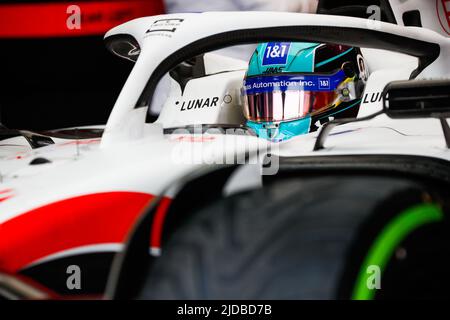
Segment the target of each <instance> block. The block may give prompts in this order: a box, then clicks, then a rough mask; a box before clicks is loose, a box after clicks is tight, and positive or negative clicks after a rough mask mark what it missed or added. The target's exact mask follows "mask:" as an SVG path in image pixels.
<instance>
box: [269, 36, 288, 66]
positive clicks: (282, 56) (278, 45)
mask: <svg viewBox="0 0 450 320" xmlns="http://www.w3.org/2000/svg"><path fill="white" fill-rule="evenodd" d="M290 49H291V43H290V42H269V43H268V44H267V46H266V51H265V52H264V56H263V61H262V65H263V66H270V65H286V63H287V59H288V57H289V50H290Z"/></svg>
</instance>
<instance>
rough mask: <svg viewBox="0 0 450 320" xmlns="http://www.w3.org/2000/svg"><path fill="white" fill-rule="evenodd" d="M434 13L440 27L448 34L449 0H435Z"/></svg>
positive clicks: (449, 21) (449, 26)
mask: <svg viewBox="0 0 450 320" xmlns="http://www.w3.org/2000/svg"><path fill="white" fill-rule="evenodd" d="M436 13H437V16H438V19H439V23H440V25H441V27H442V29H443V30H444V32H445V33H447V34H448V35H450V0H436Z"/></svg>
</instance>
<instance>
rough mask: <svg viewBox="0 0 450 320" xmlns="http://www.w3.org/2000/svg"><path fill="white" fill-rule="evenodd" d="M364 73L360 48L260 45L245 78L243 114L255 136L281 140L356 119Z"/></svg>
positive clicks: (283, 44)
mask: <svg viewBox="0 0 450 320" xmlns="http://www.w3.org/2000/svg"><path fill="white" fill-rule="evenodd" d="M367 76H368V71H367V68H366V64H365V61H364V58H363V56H362V54H361V51H360V50H359V48H354V47H347V46H342V45H331V44H322V43H308V42H270V43H263V44H260V45H259V46H258V47H257V49H256V51H255V53H254V54H253V56H252V58H251V60H250V64H249V68H248V71H247V74H246V76H245V79H244V88H243V94H244V96H245V99H244V101H245V102H244V115H245V117H246V118H247V120H248V121H247V126H248V127H250V128H251V129H252V130H253V131H254V132H255V133H256V134H257V135H258V136H259V137H261V138H265V139H268V140H271V141H283V140H287V139H290V138H292V137H294V136H297V135H302V134H306V133H309V132H312V131H315V130H317V128H318V126H320V125H322V124H324V123H325V122H328V121H330V120H332V119H335V118H349V117H356V116H357V114H358V111H359V106H360V104H361V96H362V92H363V90H364V86H365V81H366V79H367Z"/></svg>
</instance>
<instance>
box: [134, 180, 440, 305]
mask: <svg viewBox="0 0 450 320" xmlns="http://www.w3.org/2000/svg"><path fill="white" fill-rule="evenodd" d="M440 201H441V200H440V199H439V196H436V195H434V194H432V193H429V192H427V191H425V188H424V187H423V186H422V185H420V184H417V183H415V182H413V181H410V180H407V179H398V178H389V177H373V176H355V177H351V176H350V177H342V176H340V177H339V176H335V177H333V176H331V177H323V178H309V179H305V180H299V179H295V180H288V181H282V182H275V183H273V184H271V185H269V186H266V187H264V188H262V189H260V190H255V191H251V192H247V193H242V194H238V195H234V196H231V197H228V198H224V199H222V200H220V201H218V202H216V203H214V204H212V205H211V206H209V207H207V208H203V209H202V210H201V211H199V212H198V213H196V214H195V215H194V216H193V217H192V219H191V220H190V221H189V222H188V223H186V224H184V225H183V226H182V227H180V228H179V229H177V230H176V231H175V232H174V234H173V235H172V236H171V237H170V239H169V240H168V241H167V243H166V245H165V246H164V247H163V251H162V252H163V254H162V256H161V257H160V258H158V259H157V260H156V261H155V262H154V263H153V264H152V265H151V266H150V267H149V269H148V273H147V275H146V278H145V281H144V284H143V287H142V290H141V291H140V293H139V295H138V297H137V298H138V299H201V300H202V299H251V300H253V299H256V300H259V299H320V300H323V299H349V298H355V299H369V298H374V297H375V294H377V297H383V295H382V294H380V293H377V292H376V291H372V290H375V289H377V288H371V289H370V290H369V291H367V290H365V289H364V287H363V288H362V291H361V290H360V292H358V285H357V282H358V279H359V280H360V281H359V282H361V281H362V279H363V280H364V281H365V280H366V279H365V278H364V277H363V278H359V277H360V276H361V270H362V269H361V268H362V266H363V265H364V262H365V261H367V260H366V259H367V257H368V252H369V250H372V251H373V250H374V248H373V246H374V244H375V243H377V241H378V240H380V236H381V235H382V234H383V231H384V232H385V231H386V230H385V229H386V228H387V226H388V225H389V224H392V223H393V222H395V221H396V219H397V220H398V219H399V217H400V216H401V214H402V213H403V214H405V213H408V212H409V213H412V212H413V211H414V210H416V211H418V210H419V209H418V208H427V207H428V209H430V208H431V209H430V210H431V211H430V210H428V218H426V216H425V215H426V214H425V213H424V216H423V217H422V218H423V219H422V220H421V222H420V223H418V224H417V225H415V226H414V227H411V228H410V229H409V230H407V232H406V231H403V234H400V235H398V237H399V239H398V241H397V243H395V242H394V244H391V245H390V246H388V247H389V248H384V249H383V247H381V249H382V250H385V251H387V252H384V255H385V256H386V257H387V260H386V262H385V265H384V266H381V268H382V269H383V270H385V272H386V273H387V275H386V277H387V279H389V278H393V277H394V279H398V278H399V277H398V275H397V276H396V275H394V276H393V272H394V274H395V270H396V268H397V269H398V266H396V263H402V255H400V254H398V252H402V251H401V250H405V249H404V248H402V244H404V243H405V241H406V240H407V239H408V238H410V237H411V235H412V234H417V232H418V231H419V230H420V229H426V228H427V227H433V228H434V229H433V228H432V230H426V231H427V233H426V235H425V238H426V239H425V238H424V239H425V240H424V239H421V240H420V241H425V242H427V241H428V242H429V241H438V242H439V243H442V242H443V241H447V240H448V236H446V234H447V232H441V233H439V232H438V231H436V229H435V227H436V226H439V227H440V226H441V225H442V223H440V222H442V220H443V213H442V210H441V207H440V204H439V203H440ZM425 211H426V210H425ZM401 225H403V224H401ZM438 233H439V234H442V235H443V237H446V239H442V238H436V236H437V234H438ZM420 236H422V238H423V235H420ZM391 237H392V234H391ZM430 237H431V238H430ZM391 240H392V239H391ZM391 242H392V241H391ZM416 242H417V241H416ZM384 246H385V247H386V246H387V244H384ZM425 247H426V250H425V251H426V254H428V256H431V255H433V256H436V255H438V256H442V252H440V255H439V254H438V253H436V252H435V251H436V250H440V249H441V248H440V247H439V246H437V247H436V246H431V248H429V247H430V246H428V244H427V245H426V246H425ZM378 249H380V248H378ZM389 250H390V251H389ZM430 250H431V251H430ZM433 250H435V251H433ZM446 250H447V252H446V254H448V249H446ZM411 251H412V253H414V252H415V251H417V250H415V251H414V250H411ZM423 251H424V250H423V248H421V249H420V250H419V252H420V254H422V258H423V254H424V253H423ZM403 258H404V257H403ZM422 258H421V259H422ZM393 266H394V267H393ZM402 267H403V268H404V267H405V265H404V264H403V265H401V266H400V268H402ZM414 267H415V265H412V266H411V268H414ZM444 269H445V268H444ZM435 272H437V276H439V272H438V271H435ZM443 272H445V270H443ZM416 273H417V272H416ZM402 274H403V275H404V276H405V277H408V275H407V273H405V272H403V273H402ZM412 274H414V271H413V272H412ZM444 274H445V273H444ZM384 279H385V277H384V274H383V281H384ZM441 279H442V278H441ZM391 280H392V279H391ZM416 280H417V279H416ZM399 281H400V280H399ZM401 281H404V282H405V283H408V281H407V279H406V280H405V279H403V280H401ZM429 281H430V279H425V280H424V281H422V282H421V281H420V279H419V281H418V283H417V282H416V283H415V285H418V286H420V285H423V284H424V283H425V284H426V285H428V284H429ZM390 282H392V283H389V284H385V283H383V288H384V289H386V288H387V289H392V290H390V291H389V290H388V291H389V292H391V293H393V292H394V293H395V294H405V293H408V292H409V293H414V292H425V290H426V288H419V289H418V288H412V289H411V288H402V291H401V293H399V291H398V290H397V289H395V286H396V285H398V283H395V281H390ZM447 282H448V281H447ZM393 283H394V284H393ZM402 283H403V282H402ZM426 285H425V286H426ZM413 286H414V284H413ZM360 289H361V288H360ZM396 290H397V291H396ZM382 291H383V290H380V292H382ZM428 293H429V292H428ZM384 297H385V298H389V297H390V296H389V293H386V294H385V295H384ZM403 298H404V297H403ZM419 298H420V297H419Z"/></svg>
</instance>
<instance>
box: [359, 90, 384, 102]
mask: <svg viewBox="0 0 450 320" xmlns="http://www.w3.org/2000/svg"><path fill="white" fill-rule="evenodd" d="M382 100H383V93H381V92H368V93H366V94H365V95H364V98H363V103H375V102H381V101H382Z"/></svg>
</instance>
